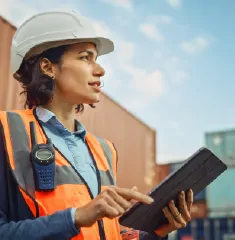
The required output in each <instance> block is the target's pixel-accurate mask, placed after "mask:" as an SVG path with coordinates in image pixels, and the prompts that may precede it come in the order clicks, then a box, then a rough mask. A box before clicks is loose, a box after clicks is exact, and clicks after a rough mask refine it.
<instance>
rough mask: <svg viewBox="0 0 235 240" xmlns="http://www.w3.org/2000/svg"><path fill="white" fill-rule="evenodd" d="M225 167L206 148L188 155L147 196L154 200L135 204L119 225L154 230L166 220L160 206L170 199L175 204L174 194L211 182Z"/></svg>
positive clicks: (147, 230) (196, 189)
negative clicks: (188, 156)
mask: <svg viewBox="0 0 235 240" xmlns="http://www.w3.org/2000/svg"><path fill="white" fill-rule="evenodd" d="M226 169H227V166H226V165H225V164H224V163H223V162H222V161H221V160H220V159H219V158H217V157H216V156H215V155H214V154H213V153H212V152H211V151H210V150H209V149H207V148H201V149H199V150H198V151H197V152H196V153H194V154H193V155H192V156H191V157H190V158H188V159H187V160H186V161H185V163H184V164H183V165H182V166H181V167H180V168H179V169H178V170H176V171H174V172H172V173H171V174H170V175H169V176H168V177H167V178H166V179H164V180H163V181H162V182H161V183H160V184H159V185H158V186H157V187H156V188H155V189H154V190H153V191H151V192H150V193H149V195H150V196H151V197H152V198H153V199H154V200H155V201H154V202H153V203H152V204H150V205H148V204H143V203H137V204H135V205H134V206H133V207H132V208H131V209H129V210H128V211H127V212H125V213H124V214H123V215H122V216H121V217H120V218H119V222H120V224H121V225H123V226H126V227H130V228H134V229H136V230H142V231H145V232H154V230H156V229H157V228H158V227H159V226H160V225H162V224H164V223H167V219H166V218H165V216H164V214H163V212H162V208H164V207H165V206H167V205H168V203H169V202H170V200H172V199H173V200H174V201H175V203H176V205H177V206H178V197H177V196H178V194H179V193H180V192H181V191H185V192H187V191H188V190H189V189H192V190H193V192H194V196H195V195H196V194H198V193H199V192H201V191H202V190H203V189H204V188H205V187H206V186H208V185H209V184H210V183H211V182H213V181H214V180H215V179H216V178H217V177H218V176H219V175H220V174H221V173H223V172H224V171H225V170H226Z"/></svg>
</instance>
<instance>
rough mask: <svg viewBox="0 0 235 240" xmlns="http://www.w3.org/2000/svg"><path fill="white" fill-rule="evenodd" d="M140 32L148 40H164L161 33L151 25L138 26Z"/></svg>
mask: <svg viewBox="0 0 235 240" xmlns="http://www.w3.org/2000/svg"><path fill="white" fill-rule="evenodd" d="M140 31H141V32H142V33H143V34H144V35H145V36H146V37H148V38H149V39H151V40H157V41H159V42H161V41H163V40H164V39H165V38H164V36H163V34H162V33H161V31H160V30H159V29H158V28H157V27H156V26H154V25H153V24H149V23H144V24H141V25H140Z"/></svg>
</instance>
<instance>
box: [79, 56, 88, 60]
mask: <svg viewBox="0 0 235 240" xmlns="http://www.w3.org/2000/svg"><path fill="white" fill-rule="evenodd" d="M80 59H81V60H86V61H88V60H89V56H81V57H80Z"/></svg>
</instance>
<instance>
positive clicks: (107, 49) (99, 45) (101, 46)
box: [11, 37, 114, 73]
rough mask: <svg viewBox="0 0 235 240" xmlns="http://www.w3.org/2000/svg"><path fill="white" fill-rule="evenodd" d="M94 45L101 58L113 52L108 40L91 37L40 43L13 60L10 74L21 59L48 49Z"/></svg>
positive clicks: (17, 66)
mask: <svg viewBox="0 0 235 240" xmlns="http://www.w3.org/2000/svg"><path fill="white" fill-rule="evenodd" d="M84 42H87V43H94V44H95V45H96V49H97V56H102V55H105V54H108V53H111V52H113V51H114V44H113V42H112V41H111V40H109V39H108V38H103V37H95V38H94V37H93V38H79V39H74V38H73V39H67V40H61V41H47V42H45V43H41V44H39V45H36V46H35V45H34V46H33V47H32V48H30V46H28V47H29V48H30V50H29V51H28V52H27V53H26V54H25V55H24V54H20V53H18V54H17V55H18V58H17V59H16V58H15V60H14V64H12V69H11V70H12V72H13V73H15V72H16V71H17V70H18V69H19V67H20V65H21V63H22V60H23V59H28V58H30V57H33V56H35V55H40V54H42V53H43V52H44V51H46V50H48V49H50V48H55V47H59V46H63V45H72V44H76V43H84Z"/></svg>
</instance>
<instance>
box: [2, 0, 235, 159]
mask: <svg viewBox="0 0 235 240" xmlns="http://www.w3.org/2000/svg"><path fill="white" fill-rule="evenodd" d="M63 2H65V1H62V0H57V1H55V0H51V1H50V3H49V1H45V0H41V1H33V0H28V1H26V0H8V1H6V0H3V2H2V1H1V3H0V13H1V14H2V15H3V16H5V17H7V18H8V19H9V20H10V21H11V22H12V23H13V24H15V25H18V24H20V23H21V22H22V21H23V20H24V19H25V18H27V17H28V16H30V15H32V14H33V13H35V12H37V11H43V10H51V9H55V8H58V9H67V10H69V9H71V10H76V11H77V12H79V13H81V14H82V15H84V16H87V17H88V18H90V19H91V20H93V21H94V24H95V27H96V29H97V32H99V33H100V34H104V35H106V36H109V37H110V38H111V39H113V40H114V42H115V48H116V49H115V52H114V53H112V54H111V55H108V56H104V57H102V58H101V59H100V62H101V63H102V64H103V66H104V67H105V69H106V76H105V78H104V80H105V81H106V84H105V87H104V91H105V92H106V93H107V94H108V95H109V96H111V97H112V98H113V99H115V100H116V101H118V102H119V103H120V104H121V105H123V106H124V107H125V108H126V109H128V110H129V111H130V112H132V113H134V114H135V115H136V116H137V117H139V118H140V119H141V120H143V121H144V122H146V123H147V124H149V125H150V126H151V127H153V128H154V129H156V131H157V151H158V156H157V158H158V159H157V160H158V161H159V162H160V163H165V162H169V161H170V162H171V161H178V160H182V159H184V158H185V157H187V156H189V155H190V154H192V153H193V152H194V151H196V150H197V149H198V148H200V147H201V146H202V145H203V144H204V132H205V131H213V130H224V129H228V128H229V129H230V128H233V127H234V124H235V111H234V105H235V101H234V100H235V95H234V92H235V81H234V79H233V77H234V75H235V74H234V72H235V68H234V57H235V48H234V47H233V45H234V43H235V34H234V32H233V22H234V21H235V15H234V9H235V1H233V0H228V1H226V3H225V1H221V0H207V1H203V0H194V1H186V0H148V1H144V0H135V1H134V0H133V1H131V0H89V1H88V0H76V1H75V0H74V1H73V0H67V1H66V3H63ZM147 3H148V4H147Z"/></svg>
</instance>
